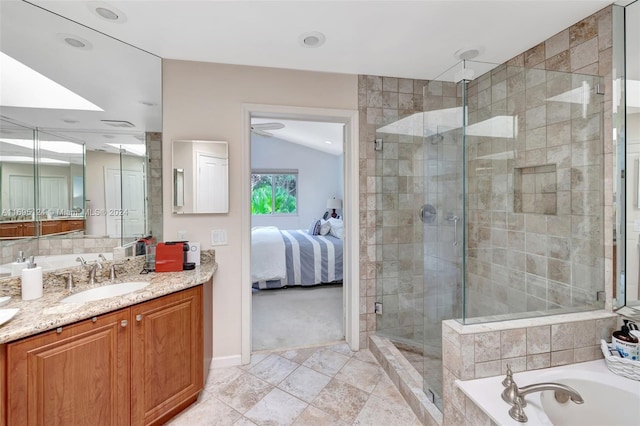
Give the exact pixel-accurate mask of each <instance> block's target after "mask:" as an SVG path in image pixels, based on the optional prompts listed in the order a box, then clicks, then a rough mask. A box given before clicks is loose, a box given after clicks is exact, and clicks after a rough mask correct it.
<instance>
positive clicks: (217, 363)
mask: <svg viewBox="0 0 640 426" xmlns="http://www.w3.org/2000/svg"><path fill="white" fill-rule="evenodd" d="M236 365H242V356H241V355H230V356H219V357H215V358H213V359H212V360H211V368H223V367H234V366H236Z"/></svg>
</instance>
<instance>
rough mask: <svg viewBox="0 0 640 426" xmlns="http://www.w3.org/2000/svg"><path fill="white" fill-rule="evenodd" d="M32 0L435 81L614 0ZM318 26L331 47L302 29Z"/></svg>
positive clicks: (199, 37) (238, 51) (215, 55)
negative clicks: (102, 8)
mask: <svg viewBox="0 0 640 426" xmlns="http://www.w3.org/2000/svg"><path fill="white" fill-rule="evenodd" d="M33 3H35V4H38V5H40V6H42V7H44V8H47V9H49V10H52V11H54V12H56V13H59V14H61V15H62V16H66V17H68V18H70V19H73V20H74V21H77V22H79V23H81V24H83V25H86V26H88V27H91V28H95V29H97V30H98V31H101V32H104V33H105V34H108V35H111V36H113V37H115V38H118V39H120V40H122V41H125V42H127V43H130V44H132V45H134V46H137V47H139V48H141V49H144V50H146V51H148V52H151V53H153V54H155V55H158V56H160V57H163V58H171V59H184V60H192V61H204V62H219V63H229V64H242V65H257V66H265V67H277V68H292V69H301V70H314V71H326V72H337V73H349V74H371V75H384V76H394V77H405V78H417V79H433V78H435V77H436V76H438V75H439V74H440V73H442V72H443V71H444V70H446V69H447V68H449V67H450V66H451V65H453V64H455V63H456V62H457V59H456V58H455V57H454V52H456V51H457V50H459V49H461V48H466V47H476V48H479V49H480V50H481V51H482V54H481V55H480V56H479V57H478V60H482V61H485V62H493V63H497V64H499V63H502V62H504V61H506V60H508V59H510V58H512V57H514V56H515V55H517V54H519V53H521V52H523V51H525V50H526V49H528V48H530V47H532V46H534V45H536V44H538V43H540V42H541V41H543V40H546V39H547V38H549V37H551V36H552V35H554V34H556V33H558V32H560V31H562V30H563V29H565V28H567V27H569V26H570V25H572V24H574V23H576V22H578V21H579V20H581V19H582V18H584V17H586V16H588V15H590V14H592V13H594V12H596V11H598V10H600V9H601V8H603V7H605V6H606V5H608V4H610V3H611V1H610V0H579V1H576V0H553V1H549V0H547V1H531V0H511V1H505V0H499V1H495V0H494V1H482V0H466V1H463V0H448V1H429V0H423V1H388V0H387V1H362V0H360V1H357V0H356V1H340V0H338V1H310V0H299V1H244V0H236V1H215V0H209V1H206V0H205V1H185V0H182V1H170V0H168V1H109V2H99V3H101V4H103V5H104V4H107V7H109V5H111V6H112V7H115V8H117V9H119V10H120V11H122V12H123V13H124V14H125V15H126V22H124V23H117V22H116V23H114V22H109V21H107V20H105V19H103V18H100V17H99V16H98V15H96V14H95V13H93V11H92V8H91V7H89V6H91V5H92V3H93V5H94V8H95V4H96V3H98V2H87V1H50V0H35V1H33ZM309 31H319V32H322V33H323V34H324V35H325V36H326V43H325V45H324V46H322V47H320V48H316V49H310V48H306V47H302V46H301V45H300V44H299V42H298V37H299V36H300V35H301V34H302V33H305V32H309Z"/></svg>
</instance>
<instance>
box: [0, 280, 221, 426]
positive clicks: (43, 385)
mask: <svg viewBox="0 0 640 426" xmlns="http://www.w3.org/2000/svg"><path fill="white" fill-rule="evenodd" d="M211 284H212V281H209V282H207V283H205V284H204V285H203V286H197V287H192V288H189V289H186V290H183V291H180V292H177V293H173V294H170V295H167V296H163V297H160V298H158V299H153V300H150V301H148V302H143V303H140V304H138V305H134V306H131V307H129V308H125V309H121V310H118V311H115V312H112V313H108V314H104V315H100V316H98V317H96V318H94V319H89V320H85V321H82V322H79V323H76V324H72V325H68V326H64V327H61V329H58V330H52V331H48V332H45V333H41V334H38V335H36V336H32V337H27V338H24V339H21V340H18V341H15V342H12V343H8V344H5V345H0V405H1V406H2V407H0V425H2V424H5V421H4V420H5V419H6V424H7V425H21V426H22V425H45V424H46V425H129V424H131V425H149V424H162V423H164V422H165V421H166V420H168V419H170V418H171V417H173V416H175V415H176V414H177V413H178V412H180V411H182V410H183V409H184V408H185V407H187V406H188V405H190V404H191V403H193V402H194V401H196V399H197V398H198V394H199V392H200V391H201V390H202V389H203V387H204V378H203V377H204V374H205V372H204V371H203V368H204V367H203V365H204V364H203V358H206V357H209V359H208V361H209V362H210V354H211V348H207V349H205V347H204V346H205V345H209V344H210V339H204V334H203V333H204V331H203V330H204V329H206V330H207V331H206V332H207V333H209V334H210V333H211V325H210V324H208V325H207V326H204V327H203V318H208V317H210V305H211V301H210V300H209V301H208V302H207V303H204V304H203V297H202V296H203V291H204V293H205V294H210V288H211ZM203 288H205V289H206V290H203ZM204 305H207V306H208V307H205V306H204ZM205 342H207V343H205ZM205 363H206V361H205ZM206 365H207V370H208V364H206ZM5 372H6V377H5ZM5 401H6V404H5V403H4V402H5Z"/></svg>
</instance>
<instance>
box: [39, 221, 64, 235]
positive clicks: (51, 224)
mask: <svg viewBox="0 0 640 426" xmlns="http://www.w3.org/2000/svg"><path fill="white" fill-rule="evenodd" d="M40 226H41V228H40V229H42V234H41V235H49V234H58V233H60V232H62V223H61V221H59V220H46V221H43V222H40Z"/></svg>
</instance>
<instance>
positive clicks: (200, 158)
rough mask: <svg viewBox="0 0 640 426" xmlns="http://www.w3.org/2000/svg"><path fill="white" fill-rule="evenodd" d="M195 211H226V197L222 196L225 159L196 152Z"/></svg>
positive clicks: (224, 185)
mask: <svg viewBox="0 0 640 426" xmlns="http://www.w3.org/2000/svg"><path fill="white" fill-rule="evenodd" d="M196 155H197V163H198V174H197V176H196V209H195V210H196V211H197V212H223V211H227V210H228V206H227V203H228V197H227V196H223V194H222V192H223V191H226V188H227V186H228V184H227V159H226V158H218V157H214V156H213V155H211V154H207V153H202V152H197V153H196Z"/></svg>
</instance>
